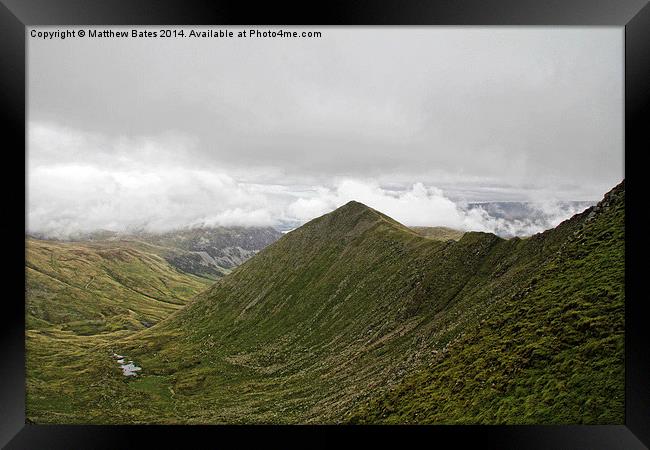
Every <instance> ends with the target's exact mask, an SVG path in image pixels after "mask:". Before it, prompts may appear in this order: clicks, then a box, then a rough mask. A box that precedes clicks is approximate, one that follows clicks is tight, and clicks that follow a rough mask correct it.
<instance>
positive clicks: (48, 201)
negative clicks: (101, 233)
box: [27, 123, 576, 238]
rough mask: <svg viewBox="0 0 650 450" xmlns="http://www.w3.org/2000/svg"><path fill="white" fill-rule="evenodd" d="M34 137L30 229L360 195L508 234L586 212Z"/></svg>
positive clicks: (291, 215) (175, 222)
mask: <svg viewBox="0 0 650 450" xmlns="http://www.w3.org/2000/svg"><path fill="white" fill-rule="evenodd" d="M29 137H30V140H29V143H30V149H31V152H32V153H31V154H30V157H29V158H28V161H29V163H28V174H27V175H28V176H27V179H28V231H29V232H32V233H38V234H44V235H46V236H51V237H58V238H65V237H69V236H72V235H75V234H78V233H83V232H90V231H95V230H112V231H121V232H128V231H134V230H147V231H152V232H161V231H167V230H172V229H177V228H182V227H188V226H189V227H193V226H273V227H276V228H278V229H282V230H286V229H290V228H294V227H296V226H299V225H301V224H303V223H305V222H307V221H309V220H311V219H313V218H315V217H318V216H320V215H322V214H325V213H328V212H330V211H332V210H334V209H335V208H337V207H339V206H341V205H343V204H345V203H347V202H348V201H350V200H356V201H360V202H362V203H364V204H366V205H368V206H370V207H372V208H375V209H377V210H379V211H382V212H384V213H385V214H388V215H389V216H391V217H393V218H395V219H396V220H398V221H400V222H402V223H404V224H406V225H410V226H447V227H451V228H455V229H460V230H475V231H486V232H493V233H497V234H501V235H521V234H532V233H535V232H538V231H542V230H543V229H546V228H550V227H552V226H555V225H557V223H559V222H560V221H561V220H563V219H566V218H567V217H569V216H570V215H571V214H573V213H575V212H576V211H574V210H571V208H568V209H567V208H566V207H560V203H558V202H547V203H536V205H538V206H536V208H537V211H538V214H537V217H533V215H531V217H530V218H524V219H523V220H522V219H517V220H508V219H504V218H500V217H495V216H493V215H491V214H490V213H489V212H488V211H487V210H485V209H484V208H481V207H477V206H474V207H469V205H468V204H467V202H464V201H458V200H456V201H454V200H452V199H451V198H449V197H448V196H447V195H446V194H445V192H444V191H443V190H441V189H439V188H437V187H435V186H431V185H426V184H424V183H423V182H414V183H408V184H404V183H403V184H393V185H391V186H383V185H381V184H380V183H379V182H378V181H376V180H373V179H367V178H366V179H364V178H359V177H357V178H350V177H343V178H336V179H333V180H332V181H331V183H329V184H310V185H305V184H291V183H289V184H278V183H275V184H271V183H266V184H265V183H250V182H248V181H242V180H240V179H238V178H237V177H236V175H233V173H234V174H236V173H237V172H236V171H234V172H233V173H231V172H226V171H224V170H222V171H219V170H215V169H214V168H202V167H201V166H200V165H192V164H180V163H179V160H178V155H179V152H180V154H181V155H183V154H185V153H187V151H188V149H187V148H186V147H187V146H191V145H193V144H192V142H191V141H190V140H187V139H183V138H182V137H179V136H169V135H166V136H162V137H158V138H151V137H139V138H135V139H127V138H124V137H118V138H113V139H111V138H107V137H105V136H101V135H96V134H88V133H83V132H75V131H74V130H71V129H66V128H60V127H56V126H53V125H51V124H39V123H36V124H33V125H32V126H30V132H29ZM181 150H182V151H181ZM258 170H260V169H259V168H258ZM269 172H273V169H269Z"/></svg>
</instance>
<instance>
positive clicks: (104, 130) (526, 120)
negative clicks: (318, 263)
mask: <svg viewBox="0 0 650 450" xmlns="http://www.w3.org/2000/svg"><path fill="white" fill-rule="evenodd" d="M247 28H248V27H247ZM38 29H39V30H46V29H47V30H55V29H56V28H38ZM72 29H76V30H78V29H79V28H78V27H77V28H72ZM85 29H86V30H87V28H85ZM113 29H115V30H117V29H118V28H113ZM125 29H127V30H128V29H130V28H125ZM141 29H143V28H142V27H141ZM212 29H218V27H212ZM228 29H229V30H233V31H235V32H237V31H238V30H239V29H240V28H236V27H229V28H228ZM285 29H287V28H285ZM305 29H306V28H296V30H298V31H302V30H305ZM152 30H156V28H152ZM189 30H190V28H185V32H186V33H187V32H188V31H189ZM318 30H320V31H322V33H323V36H322V37H321V38H312V39H307V38H305V39H302V38H298V39H289V40H288V39H279V38H267V39H263V38H258V39H250V38H242V39H237V38H229V39H223V38H222V39H219V38H206V39H195V38H178V39H159V38H158V39H156V38H150V39H131V38H128V39H121V38H114V39H111V38H106V39H92V38H85V39H80V38H76V39H75V38H68V39H64V40H62V39H51V40H44V39H38V38H31V37H28V226H29V229H30V231H40V232H51V233H55V232H63V233H67V232H73V231H82V230H91V229H97V228H103V229H116V230H120V229H126V228H130V227H146V228H149V229H152V230H162V229H168V228H174V227H179V226H185V225H197V224H208V225H215V224H221V225H274V226H279V225H281V224H285V225H286V224H287V223H290V224H291V223H294V224H297V223H302V222H304V221H306V220H309V219H311V218H313V217H316V216H318V215H321V214H323V213H325V212H328V211H330V210H332V209H333V208H335V207H337V206H340V205H341V204H343V203H345V202H347V201H349V200H352V199H355V200H358V201H362V202H364V203H366V204H368V205H369V206H373V207H375V208H377V209H380V210H382V211H384V212H386V213H387V214H389V215H392V216H393V217H395V218H396V219H397V220H400V221H402V222H404V223H406V224H408V225H447V226H454V227H457V228H464V229H482V230H490V224H489V221H488V219H487V218H486V217H479V216H475V217H472V215H471V214H469V213H467V212H465V211H464V210H463V205H464V203H465V202H467V201H498V200H526V201H527V200H532V201H543V202H544V204H546V205H551V206H549V207H552V205H553V204H554V202H555V201H558V200H598V199H600V198H601V197H602V195H603V194H604V193H605V192H606V191H607V190H609V189H610V188H611V187H613V186H614V185H615V184H617V183H618V182H620V181H621V180H622V179H623V29H622V28H593V27H592V28H581V27H568V28H561V27H552V28H546V27H521V28H519V27H509V28H497V27H491V28H468V27H464V28H451V27H404V28H400V27H360V28H339V27H324V28H318ZM562 218H565V217H558V218H557V220H558V221H559V220H561V219H562Z"/></svg>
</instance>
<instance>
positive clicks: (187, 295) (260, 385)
mask: <svg viewBox="0 0 650 450" xmlns="http://www.w3.org/2000/svg"><path fill="white" fill-rule="evenodd" d="M624 200H625V189H624V184H621V185H619V186H617V187H616V188H614V189H613V190H612V191H611V192H609V193H608V194H607V195H606V196H605V197H604V199H603V200H602V201H601V202H600V203H599V204H598V205H596V206H592V207H590V208H588V209H586V210H585V211H584V212H583V213H580V214H577V215H575V216H574V217H572V218H571V219H569V220H567V221H564V222H562V223H561V224H560V225H559V226H557V227H556V228H554V229H550V230H548V231H545V232H543V233H538V234H535V235H533V236H531V237H528V238H526V239H521V238H517V237H515V238H511V239H504V238H500V237H498V236H495V235H493V234H490V233H480V232H466V233H462V232H457V231H455V230H450V229H443V228H441V227H425V228H421V229H418V228H414V229H410V228H408V227H406V226H404V225H402V224H400V223H399V222H397V221H395V220H393V219H392V218H390V217H388V216H386V215H384V214H383V213H381V212H379V211H376V210H374V209H372V208H369V207H368V206H366V205H363V204H361V203H358V202H349V203H347V204H346V205H344V206H342V207H340V208H338V209H337V210H335V211H333V212H331V213H329V214H326V215H324V216H321V217H319V218H316V219H314V220H312V221H310V222H308V223H306V224H304V225H303V226H301V227H299V228H297V229H295V230H293V231H291V232H289V233H287V234H285V235H281V237H279V238H277V237H274V239H273V242H272V243H271V242H269V243H268V244H267V245H265V246H264V248H263V249H261V250H260V251H259V252H257V251H256V252H255V255H254V256H252V255H251V254H248V253H246V252H241V253H239V254H236V255H235V254H233V253H232V252H231V253H228V252H225V253H221V254H219V253H218V252H216V251H213V252H212V253H210V250H209V248H208V247H210V246H207V247H206V248H203V249H201V248H200V245H201V242H203V240H204V239H203V240H202V236H201V235H200V233H199V234H197V235H195V236H192V237H190V238H187V239H185V240H183V239H179V238H178V237H177V236H173V235H170V236H165V237H156V238H153V237H147V236H140V237H139V239H138V240H132V241H130V240H114V241H111V240H101V241H97V242H85V243H74V242H72V243H56V242H51V241H39V240H35V239H29V240H28V241H27V262H26V265H27V268H26V270H27V280H28V283H27V293H26V298H27V300H26V306H27V323H28V327H27V328H28V330H27V359H28V361H27V371H28V372H27V373H28V375H27V380H28V384H27V416H28V418H29V420H31V421H34V422H37V423H98V424H99V423H165V424H170V423H186V424H202V423H623V421H624V409H623V394H624V377H623V368H624V364H623V342H624V333H623V331H624V329H623V327H624V320H623V319H624V217H625V216H624V204H625V202H624ZM265 239H267V240H271V238H270V237H269V238H265ZM276 239H277V240H276ZM183 242H185V243H183ZM187 242H190V243H191V245H189V244H187ZM224 242H227V245H226V246H228V245H230V243H229V242H230V241H227V240H226V241H224ZM264 242H266V241H264ZM181 243H182V244H181ZM230 246H231V247H232V245H230ZM240 247H241V248H242V249H244V250H245V249H246V247H244V246H240ZM161 249H175V251H178V252H179V254H182V252H188V251H190V252H201V251H205V252H206V253H208V255H209V256H210V257H211V258H212V259H213V260H215V261H218V262H219V263H218V264H219V267H222V268H224V269H226V270H227V271H224V272H223V273H221V274H220V275H219V276H216V274H213V275H215V276H200V275H201V272H200V271H198V270H193V269H192V270H190V269H187V270H183V268H184V267H185V266H183V265H180V264H172V263H171V262H170V260H171V261H173V258H170V256H169V255H170V250H164V251H163V250H161ZM251 256H252V257H251ZM219 258H222V259H219ZM224 258H225V259H224ZM227 261H230V263H231V265H230V266H228V264H227V263H226V262H227ZM192 267H193V266H192ZM215 280H216V281H215ZM114 355H118V356H122V355H128V356H127V361H131V362H132V363H133V365H134V366H135V367H138V368H140V369H141V370H139V371H137V374H136V375H135V376H125V375H124V373H123V372H122V370H121V369H120V366H119V365H117V364H116V359H115V357H114Z"/></svg>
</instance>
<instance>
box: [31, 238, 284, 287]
mask: <svg viewBox="0 0 650 450" xmlns="http://www.w3.org/2000/svg"><path fill="white" fill-rule="evenodd" d="M281 236H282V233H281V232H279V231H277V230H275V229H274V228H271V227H198V228H197V227H194V228H182V229H178V230H173V231H167V232H162V233H153V232H146V231H139V232H129V233H118V232H115V231H108V230H98V231H93V232H88V233H77V234H75V235H72V236H69V237H68V238H66V239H65V240H60V239H51V238H48V237H46V236H44V235H42V234H38V233H35V234H33V235H32V237H34V238H36V239H41V240H44V239H48V240H54V241H60V242H81V243H85V242H111V243H113V245H117V243H121V244H120V245H123V246H127V247H131V248H139V249H141V250H144V251H147V252H152V253H155V254H157V255H159V256H161V257H162V258H164V259H165V260H166V261H167V262H168V263H169V264H171V265H172V266H173V267H175V268H177V269H178V270H180V271H182V272H185V273H190V274H193V275H197V276H200V277H204V278H209V279H212V280H216V279H218V278H220V277H222V276H224V275H225V274H227V273H229V272H230V271H231V270H232V269H233V268H234V267H237V266H238V265H240V264H241V263H243V262H244V261H246V260H247V259H248V258H250V257H251V256H253V255H254V254H255V253H257V252H258V251H260V250H261V249H263V248H264V247H266V246H267V245H269V244H271V243H273V242H275V241H276V240H277V239H279V238H280V237H281Z"/></svg>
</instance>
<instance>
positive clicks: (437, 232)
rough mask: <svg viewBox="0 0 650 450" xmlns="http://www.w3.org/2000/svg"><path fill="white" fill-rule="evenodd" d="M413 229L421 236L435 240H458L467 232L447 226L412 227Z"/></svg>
mask: <svg viewBox="0 0 650 450" xmlns="http://www.w3.org/2000/svg"><path fill="white" fill-rule="evenodd" d="M411 229H412V230H413V231H415V232H416V233H417V234H419V235H420V236H424V237H425V238H428V239H433V240H434V241H449V240H452V241H458V240H459V239H460V238H462V237H463V235H464V234H465V232H464V231H459V230H454V229H453V228H447V227H411Z"/></svg>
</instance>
